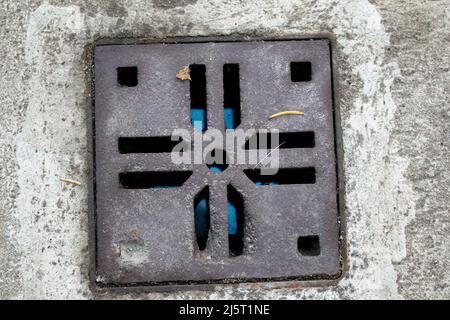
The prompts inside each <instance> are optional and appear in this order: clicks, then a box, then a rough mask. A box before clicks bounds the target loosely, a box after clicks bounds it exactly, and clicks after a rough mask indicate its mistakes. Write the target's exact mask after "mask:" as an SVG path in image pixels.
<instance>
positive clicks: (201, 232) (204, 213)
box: [194, 187, 210, 251]
mask: <svg viewBox="0 0 450 320" xmlns="http://www.w3.org/2000/svg"><path fill="white" fill-rule="evenodd" d="M194 221H195V235H196V238H197V246H198V249H199V250H200V251H204V250H205V249H206V245H207V244H208V235H209V229H210V213H209V188H208V187H205V188H203V189H202V191H200V192H199V193H198V194H197V195H196V196H195V199H194Z"/></svg>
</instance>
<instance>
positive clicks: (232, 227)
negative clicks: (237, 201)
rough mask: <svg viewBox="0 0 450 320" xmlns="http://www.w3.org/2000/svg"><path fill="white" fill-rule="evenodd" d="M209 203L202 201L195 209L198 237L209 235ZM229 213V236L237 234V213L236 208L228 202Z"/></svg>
mask: <svg viewBox="0 0 450 320" xmlns="http://www.w3.org/2000/svg"><path fill="white" fill-rule="evenodd" d="M208 205H209V204H208V201H207V200H206V199H201V200H200V201H199V202H198V203H197V206H196V207H195V208H194V215H195V230H196V232H197V235H200V236H205V235H207V233H208V225H207V219H208ZM227 211H228V234H231V235H233V234H236V233H237V213H236V207H235V206H234V205H233V204H232V203H231V202H229V201H228V203H227Z"/></svg>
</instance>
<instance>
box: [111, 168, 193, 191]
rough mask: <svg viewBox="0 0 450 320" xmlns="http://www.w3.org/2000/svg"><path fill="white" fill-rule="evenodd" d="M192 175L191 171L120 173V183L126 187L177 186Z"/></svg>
mask: <svg viewBox="0 0 450 320" xmlns="http://www.w3.org/2000/svg"><path fill="white" fill-rule="evenodd" d="M191 175H192V172H191V171H141V172H121V173H119V183H120V186H121V187H122V188H125V189H150V188H176V187H180V186H182V185H183V184H184V183H185V182H186V181H187V179H189V177H190V176H191Z"/></svg>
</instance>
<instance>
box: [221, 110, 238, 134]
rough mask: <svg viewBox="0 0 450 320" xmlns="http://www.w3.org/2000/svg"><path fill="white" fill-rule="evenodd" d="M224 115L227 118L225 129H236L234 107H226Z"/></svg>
mask: <svg viewBox="0 0 450 320" xmlns="http://www.w3.org/2000/svg"><path fill="white" fill-rule="evenodd" d="M223 116H224V118H225V129H227V130H234V129H236V111H235V110H234V109H233V108H226V107H225V109H224V113H223Z"/></svg>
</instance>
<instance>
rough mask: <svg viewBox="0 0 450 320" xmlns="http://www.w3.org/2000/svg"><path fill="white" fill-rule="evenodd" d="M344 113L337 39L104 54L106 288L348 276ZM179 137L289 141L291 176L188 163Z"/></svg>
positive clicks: (101, 265) (251, 167) (99, 107)
mask: <svg viewBox="0 0 450 320" xmlns="http://www.w3.org/2000/svg"><path fill="white" fill-rule="evenodd" d="M185 67H186V68H185ZM183 69H184V71H181V73H180V70H183ZM183 79H184V80H183ZM286 110H296V111H301V112H303V114H300V115H298V114H297V115H282V116H278V117H273V118H270V116H271V115H273V114H276V113H279V112H281V111H286ZM333 112H334V106H333V81H332V67H331V54H330V43H329V41H328V40H325V39H316V40H289V41H252V42H202V43H193V42H184V43H153V44H137V45H97V46H96V48H95V112H94V127H95V130H94V132H95V142H94V151H95V188H94V190H95V195H94V199H95V205H94V208H95V210H93V215H94V217H95V235H94V236H93V239H95V248H96V252H95V261H96V268H95V272H96V277H95V279H96V283H97V284H98V285H100V286H105V287H108V286H114V287H127V286H167V285H177V286H178V285H183V284H191V285H192V284H205V283H223V282H253V281H286V280H304V279H316V280H327V279H336V278H338V277H339V275H340V274H341V262H340V261H341V256H340V244H339V238H340V228H339V212H338V197H337V173H336V152H335V133H334V114H333ZM194 121H196V122H194ZM176 129H185V130H186V131H187V132H189V135H190V136H189V137H188V138H187V139H186V140H188V141H190V144H192V141H194V139H193V138H192V139H190V138H191V137H193V136H195V135H200V136H205V135H208V133H209V132H211V131H212V130H216V131H218V132H223V133H224V132H226V131H228V132H232V131H237V129H242V130H244V131H245V130H249V129H255V130H256V131H255V132H256V133H255V135H259V134H260V132H263V131H264V130H270V129H277V130H279V133H280V134H279V144H278V148H277V150H278V152H279V170H278V172H277V173H276V174H275V175H269V176H267V175H262V174H261V171H260V168H259V166H258V164H247V165H246V164H234V163H233V162H231V163H229V164H228V165H222V166H220V165H217V166H215V165H214V164H213V165H211V164H209V165H206V164H205V163H196V164H191V163H183V164H176V163H175V162H173V161H172V155H173V152H172V149H173V148H174V146H175V145H176V144H177V143H178V142H177V141H172V139H171V135H172V133H173V132H174V130H176ZM185 142H187V141H185ZM190 144H189V143H187V144H185V146H189V145H190ZM258 147H260V148H262V147H261V146H260V145H257V146H253V147H252V146H251V145H250V144H249V142H248V141H247V142H246V143H245V145H241V146H239V145H237V146H236V148H242V149H244V152H245V153H246V154H248V153H250V152H252V149H253V150H254V149H257V148H258ZM266 149H270V148H266ZM226 150H227V153H226V156H227V157H229V156H230V155H232V154H233V152H235V151H229V149H226Z"/></svg>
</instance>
